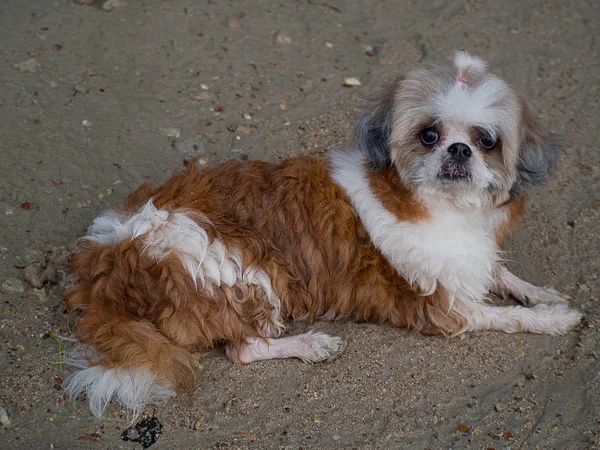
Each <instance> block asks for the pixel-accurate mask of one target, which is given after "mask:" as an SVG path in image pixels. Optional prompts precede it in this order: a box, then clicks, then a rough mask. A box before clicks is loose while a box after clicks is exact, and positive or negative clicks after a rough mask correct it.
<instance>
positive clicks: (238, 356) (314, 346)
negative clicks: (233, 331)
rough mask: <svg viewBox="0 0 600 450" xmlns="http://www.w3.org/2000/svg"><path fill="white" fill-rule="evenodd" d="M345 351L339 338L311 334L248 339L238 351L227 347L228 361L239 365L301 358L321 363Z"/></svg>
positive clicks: (237, 348) (305, 360) (229, 346)
mask: <svg viewBox="0 0 600 450" xmlns="http://www.w3.org/2000/svg"><path fill="white" fill-rule="evenodd" d="M343 349H344V341H342V339H340V338H339V337H336V336H329V335H327V334H323V333H319V332H312V331H311V332H308V333H304V334H299V335H297V336H288V337H283V338H279V339H272V338H267V339H263V338H248V339H246V342H245V343H244V344H242V345H241V346H239V347H235V346H232V345H227V347H226V352H227V357H228V358H229V359H230V360H231V361H232V362H234V363H236V364H248V363H251V362H253V361H260V360H263V359H274V358H300V359H301V360H302V361H304V362H318V361H323V360H325V359H328V358H331V357H332V356H334V355H336V354H338V353H340V352H341V351H342V350H343Z"/></svg>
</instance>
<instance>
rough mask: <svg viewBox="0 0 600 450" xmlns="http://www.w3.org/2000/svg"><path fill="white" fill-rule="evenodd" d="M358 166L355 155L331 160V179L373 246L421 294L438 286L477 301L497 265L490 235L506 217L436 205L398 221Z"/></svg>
mask: <svg viewBox="0 0 600 450" xmlns="http://www.w3.org/2000/svg"><path fill="white" fill-rule="evenodd" d="M363 162H364V161H363V157H362V156H361V155H360V154H358V153H353V154H352V153H351V154H346V155H336V154H334V155H332V166H333V169H334V170H333V172H332V178H333V179H334V181H335V182H336V183H337V184H339V185H340V186H341V187H342V188H343V189H344V190H345V191H346V193H347V194H348V196H349V197H350V200H351V202H352V205H353V206H354V208H355V209H356V212H357V214H358V216H359V217H360V219H361V221H362V223H363V225H364V227H365V229H366V230H367V232H368V233H369V235H370V237H371V240H372V242H373V244H374V245H375V247H377V248H378V249H379V250H380V251H381V253H382V254H383V255H384V256H385V257H386V259H387V260H388V261H389V262H390V263H391V264H392V266H393V267H394V268H395V269H396V270H397V271H398V273H399V274H400V275H402V276H403V277H404V278H405V279H406V280H407V281H408V282H409V283H410V284H413V285H418V286H419V287H420V289H421V290H422V291H423V292H424V293H433V292H434V291H435V290H436V289H437V288H438V287H439V286H440V285H441V286H443V287H444V288H445V289H446V290H448V291H449V293H450V294H451V295H453V296H454V297H455V298H458V299H462V300H465V301H468V300H471V301H480V300H482V299H483V297H484V296H485V294H486V292H487V290H488V289H489V287H490V286H491V283H492V279H493V272H494V270H495V267H496V265H497V263H498V259H499V255H498V254H499V249H498V246H497V245H496V242H495V239H494V235H495V233H496V230H497V229H498V227H499V226H500V225H502V223H504V222H505V221H506V220H507V214H506V212H504V211H502V210H497V209H492V210H487V211H482V210H474V211H473V210H465V209H460V208H458V207H451V206H449V205H444V204H437V205H435V206H431V207H428V212H429V215H430V217H429V218H428V219H427V220H420V221H418V222H411V221H400V220H398V218H397V217H396V216H395V215H394V214H392V213H391V212H390V211H388V210H387V209H386V208H385V207H384V205H383V203H382V202H381V200H380V199H379V198H377V196H375V195H374V193H373V191H372V190H371V187H370V185H369V181H368V179H367V177H366V174H365V166H364V163H363Z"/></svg>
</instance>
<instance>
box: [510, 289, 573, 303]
mask: <svg viewBox="0 0 600 450" xmlns="http://www.w3.org/2000/svg"><path fill="white" fill-rule="evenodd" d="M517 299H519V300H521V302H522V303H523V306H527V307H530V308H531V307H533V306H535V305H544V304H545V305H552V304H563V305H566V304H567V303H569V300H571V297H569V296H568V295H567V294H563V293H561V292H558V291H557V290H556V289H553V288H545V287H537V286H533V288H531V289H525V290H524V291H523V292H522V293H521V295H520V296H517Z"/></svg>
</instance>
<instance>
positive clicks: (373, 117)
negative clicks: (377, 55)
mask: <svg viewBox="0 0 600 450" xmlns="http://www.w3.org/2000/svg"><path fill="white" fill-rule="evenodd" d="M399 83H400V78H397V79H395V80H394V81H392V82H391V83H389V84H386V85H384V86H383V87H382V88H381V89H380V90H379V91H377V92H376V93H375V94H374V95H372V96H370V97H368V98H366V99H365V103H364V104H363V106H362V109H361V111H360V115H359V116H358V120H357V121H356V125H354V139H355V140H356V145H357V146H358V148H359V149H360V150H361V151H362V152H363V153H364V154H365V155H366V156H367V158H369V162H370V163H371V167H372V168H373V169H375V170H381V169H384V168H386V167H387V166H389V165H390V164H391V161H390V151H389V139H390V134H391V131H392V120H393V118H392V115H393V110H394V97H395V96H396V89H397V88H398V84H399Z"/></svg>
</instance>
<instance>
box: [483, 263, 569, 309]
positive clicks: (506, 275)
mask: <svg viewBox="0 0 600 450" xmlns="http://www.w3.org/2000/svg"><path fill="white" fill-rule="evenodd" d="M492 292H493V293H494V294H499V295H507V294H510V295H512V296H513V297H514V298H516V299H517V300H518V301H519V302H520V303H521V304H522V305H523V306H527V307H532V306H535V305H539V304H544V303H546V304H556V303H563V304H564V303H567V302H568V301H569V296H568V295H565V294H561V293H560V292H558V291H556V290H554V289H552V288H544V287H538V286H534V285H533V284H531V283H528V282H527V281H524V280H521V279H520V278H519V277H517V276H516V275H513V274H512V273H510V272H509V271H508V269H507V268H506V267H500V268H499V269H498V270H497V272H496V275H495V277H494V286H493V288H492Z"/></svg>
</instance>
